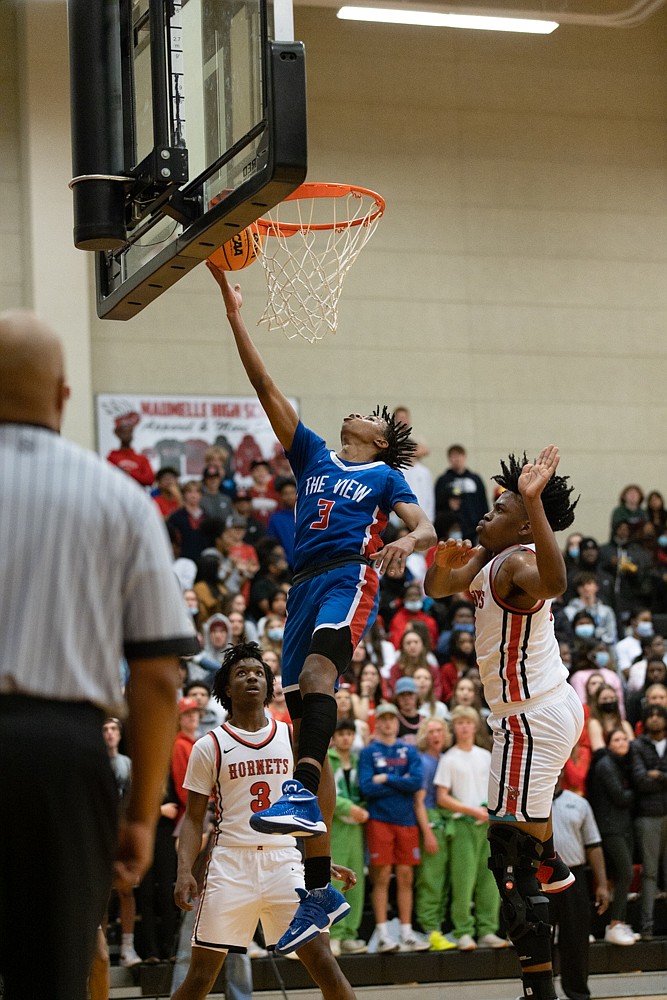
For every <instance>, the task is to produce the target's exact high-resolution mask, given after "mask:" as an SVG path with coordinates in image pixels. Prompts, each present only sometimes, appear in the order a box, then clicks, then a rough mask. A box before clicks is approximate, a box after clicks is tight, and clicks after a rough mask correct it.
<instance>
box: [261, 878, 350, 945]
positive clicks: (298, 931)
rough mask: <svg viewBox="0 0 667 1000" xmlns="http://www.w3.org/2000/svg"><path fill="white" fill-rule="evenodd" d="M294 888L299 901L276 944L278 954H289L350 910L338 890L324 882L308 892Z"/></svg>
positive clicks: (336, 921)
mask: <svg viewBox="0 0 667 1000" xmlns="http://www.w3.org/2000/svg"><path fill="white" fill-rule="evenodd" d="M296 891H297V894H298V896H299V899H300V900H301V902H300V903H299V906H298V907H297V911H296V913H295V914H294V916H293V917H292V923H291V924H290V925H289V927H288V928H287V930H286V931H285V933H284V934H283V936H282V937H281V939H280V941H279V942H278V944H277V945H276V954H278V955H289V954H290V952H292V951H296V950H297V948H301V947H303V945H304V944H307V943H308V941H312V939H313V938H314V937H317V935H318V934H321V933H322V932H323V931H326V930H328V929H329V927H331V926H332V924H337V923H338V921H339V920H342V919H343V917H344V916H345V915H346V914H347V913H349V912H350V904H349V903H348V902H347V901H346V899H345V897H344V896H343V894H342V892H338V889H334V887H333V886H332V885H325V886H324V888H323V889H311V890H310V892H306V890H305V889H297V890H296Z"/></svg>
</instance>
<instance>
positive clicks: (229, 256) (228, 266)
mask: <svg viewBox="0 0 667 1000" xmlns="http://www.w3.org/2000/svg"><path fill="white" fill-rule="evenodd" d="M263 242H264V239H263V237H262V235H261V234H260V233H259V232H258V230H257V229H255V228H254V227H253V226H248V227H247V229H242V230H241V232H240V233H237V234H236V236H232V238H231V240H227V242H226V243H223V245H222V246H221V247H220V249H219V250H216V251H214V253H212V254H211V256H210V257H209V258H208V259H209V260H210V261H211V262H212V263H213V264H215V265H216V267H220V268H222V270H223V271H242V270H243V268H244V267H248V266H249V265H250V264H252V263H253V261H255V260H257V256H258V254H260V253H261V251H262V243H263Z"/></svg>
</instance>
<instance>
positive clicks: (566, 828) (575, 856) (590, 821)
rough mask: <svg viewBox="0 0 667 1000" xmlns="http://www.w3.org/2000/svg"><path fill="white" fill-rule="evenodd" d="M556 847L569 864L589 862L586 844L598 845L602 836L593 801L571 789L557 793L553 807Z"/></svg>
mask: <svg viewBox="0 0 667 1000" xmlns="http://www.w3.org/2000/svg"><path fill="white" fill-rule="evenodd" d="M551 815H552V819H553V826H554V847H555V848H556V850H557V851H558V853H559V854H560V856H561V858H562V859H563V861H564V862H565V864H566V865H568V867H570V868H576V867H577V865H585V864H586V848H587V847H596V846H597V845H598V844H600V842H601V840H602V838H601V837H600V831H599V830H598V826H597V823H596V822H595V817H594V816H593V810H592V809H591V805H590V802H588V800H587V799H584V798H583V797H582V796H581V795H575V793H574V792H570V791H568V790H567V789H566V790H565V791H563V792H562V793H561V794H560V795H556V797H555V798H554V801H553V807H552V811H551Z"/></svg>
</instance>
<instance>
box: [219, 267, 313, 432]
mask: <svg viewBox="0 0 667 1000" xmlns="http://www.w3.org/2000/svg"><path fill="white" fill-rule="evenodd" d="M206 266H207V267H208V269H209V271H210V272H211V274H212V275H213V277H214V278H215V280H216V282H217V283H218V285H219V286H220V290H221V292H222V297H223V299H224V300H225V307H226V309H227V319H228V320H229V325H230V326H231V328H232V333H233V334H234V340H235V341H236V349H237V350H238V352H239V357H240V359H241V364H242V365H243V367H244V368H245V371H246V375H247V376H248V378H249V379H250V382H251V384H252V387H253V389H254V390H255V392H256V393H257V398H258V399H259V401H260V403H261V404H262V408H263V410H264V412H265V413H266V415H267V417H268V418H269V422H270V423H271V426H272V427H273V431H274V433H275V435H276V437H277V438H278V440H279V441H280V443H281V445H282V446H283V448H284V449H285V450H286V451H288V450H289V449H290V447H291V446H292V441H293V439H294V433H295V431H296V428H297V424H298V423H299V417H298V415H297V413H296V410H295V409H294V407H293V406H292V404H291V403H290V401H289V400H288V399H287V398H286V397H285V396H284V395H283V394H282V392H281V391H280V389H279V388H278V386H277V385H276V383H275V382H274V381H273V379H272V377H271V375H270V374H269V372H268V371H267V368H266V365H265V364H264V361H263V359H262V356H261V354H260V353H259V351H258V350H257V348H256V347H255V345H254V344H253V342H252V340H251V338H250V334H249V333H248V329H247V327H246V325H245V323H244V321H243V317H242V316H241V306H242V305H243V298H242V296H241V286H240V285H235V286H234V288H232V286H231V285H230V284H229V281H228V279H227V274H226V272H225V271H223V270H222V269H221V268H219V267H216V266H215V264H212V263H211V262H210V261H206Z"/></svg>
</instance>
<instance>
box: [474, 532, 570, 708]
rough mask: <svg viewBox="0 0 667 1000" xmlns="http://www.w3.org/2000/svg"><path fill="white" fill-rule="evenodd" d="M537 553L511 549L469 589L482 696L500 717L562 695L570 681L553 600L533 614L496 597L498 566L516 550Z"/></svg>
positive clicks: (513, 547) (491, 563)
mask: <svg viewBox="0 0 667 1000" xmlns="http://www.w3.org/2000/svg"><path fill="white" fill-rule="evenodd" d="M521 549H530V550H531V551H533V552H534V551H535V546H534V545H513V546H511V547H510V548H507V549H505V550H504V551H503V552H501V553H499V554H498V555H497V556H496V557H495V558H494V559H492V560H491V561H490V562H488V563H487V564H486V566H484V567H483V568H482V569H481V570H480V571H479V573H478V574H477V576H476V577H475V579H474V580H473V581H472V583H471V585H470V588H469V590H470V595H471V597H472V600H473V602H474V605H475V650H476V653H477V662H478V664H479V673H480V677H481V679H482V684H483V685H484V697H485V698H486V701H487V703H488V705H489V708H490V709H491V711H492V713H493V714H494V715H496V716H504V715H516V714H518V713H519V712H521V711H523V710H524V709H526V708H528V707H529V705H528V704H526V703H528V702H534V701H535V700H539V701H540V703H542V702H544V701H546V700H547V699H548V697H549V695H551V694H553V696H554V697H556V696H557V695H558V692H559V690H560V689H561V688H562V686H563V684H564V683H565V682H566V681H567V676H568V673H567V670H566V668H565V667H564V665H563V662H562V660H561V658H560V651H559V649H558V642H557V641H556V636H555V635H554V627H553V618H552V615H551V600H546V601H540V602H538V603H537V604H536V605H535V607H534V608H532V609H531V610H530V611H521V610H519V609H518V608H512V607H511V606H510V605H509V604H506V603H505V602H504V601H502V600H501V599H500V598H499V597H498V595H497V594H496V592H495V590H494V586H493V581H494V578H495V574H496V573H497V571H498V568H499V567H500V566H501V565H502V563H503V562H504V561H505V559H506V558H507V557H508V556H509V555H511V554H512V553H513V552H517V551H519V550H521Z"/></svg>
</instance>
